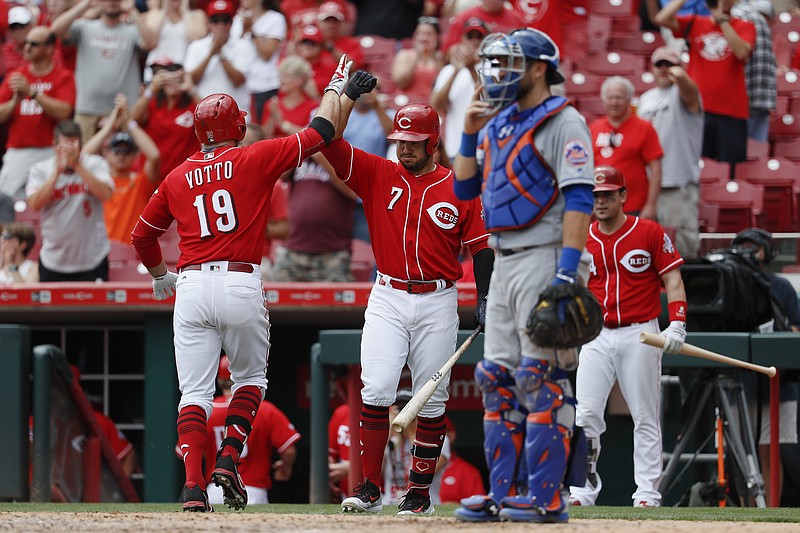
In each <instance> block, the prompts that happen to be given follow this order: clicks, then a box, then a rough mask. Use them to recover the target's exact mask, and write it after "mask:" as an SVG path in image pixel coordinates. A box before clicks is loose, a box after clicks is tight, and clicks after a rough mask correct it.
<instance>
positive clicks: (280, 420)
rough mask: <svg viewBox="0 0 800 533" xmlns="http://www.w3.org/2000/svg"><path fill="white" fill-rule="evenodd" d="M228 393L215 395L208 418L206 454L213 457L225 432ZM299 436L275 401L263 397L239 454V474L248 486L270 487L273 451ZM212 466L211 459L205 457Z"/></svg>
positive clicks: (282, 450) (281, 450) (290, 443)
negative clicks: (208, 446) (226, 394)
mask: <svg viewBox="0 0 800 533" xmlns="http://www.w3.org/2000/svg"><path fill="white" fill-rule="evenodd" d="M230 400H231V399H230V397H225V396H218V397H216V398H214V405H213V409H212V410H211V416H210V417H209V418H208V433H209V437H210V438H209V439H208V440H209V444H210V445H211V447H212V448H211V449H210V450H209V452H210V453H209V457H212V458H213V457H215V456H216V453H217V450H218V449H219V447H220V444H221V443H222V439H223V438H224V433H225V416H226V415H227V411H228V404H229V403H230ZM298 440H300V433H298V432H297V430H296V429H295V428H294V425H292V423H291V422H290V421H289V419H288V418H287V417H286V415H285V414H283V412H282V411H281V410H280V409H278V408H277V407H275V405H274V404H272V403H271V402H268V401H266V400H264V401H263V402H261V406H260V407H259V408H258V413H257V414H256V418H255V420H253V430H252V431H251V432H250V436H249V437H247V442H246V443H245V445H244V450H242V454H241V456H240V458H241V460H240V461H239V474H240V475H241V476H242V481H243V482H244V484H245V485H247V486H250V487H258V488H263V489H267V490H269V489H270V488H272V478H271V477H270V475H269V473H270V470H271V467H272V454H273V452H275V453H278V454H280V453H282V452H284V451H285V450H286V449H287V448H288V447H289V446H291V445H293V444H294V443H295V442H297V441H298ZM206 464H209V465H210V467H211V468H213V465H214V461H213V460H212V461H206Z"/></svg>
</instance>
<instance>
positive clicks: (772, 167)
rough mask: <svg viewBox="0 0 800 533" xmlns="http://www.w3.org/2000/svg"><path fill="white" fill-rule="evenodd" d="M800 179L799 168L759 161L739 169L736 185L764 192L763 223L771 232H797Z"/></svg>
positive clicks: (782, 162) (781, 161) (775, 161)
mask: <svg viewBox="0 0 800 533" xmlns="http://www.w3.org/2000/svg"><path fill="white" fill-rule="evenodd" d="M798 178H800V165H798V164H797V163H794V162H792V161H790V160H788V159H778V158H773V159H759V160H756V161H746V162H744V163H739V164H737V165H736V179H737V181H740V182H741V181H746V182H747V183H750V184H752V185H759V186H762V187H763V188H764V215H763V222H764V229H767V230H769V231H779V232H781V231H794V229H795V220H796V215H795V214H796V212H797V201H796V198H795V194H794V191H795V188H796V185H795V184H796V183H798Z"/></svg>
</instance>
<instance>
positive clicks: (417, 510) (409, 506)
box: [397, 490, 434, 516]
mask: <svg viewBox="0 0 800 533" xmlns="http://www.w3.org/2000/svg"><path fill="white" fill-rule="evenodd" d="M398 509H399V511H397V516H417V515H426V514H433V512H434V511H433V505H431V498H430V496H425V495H424V494H421V493H419V492H416V491H413V490H409V491H408V492H406V495H405V496H403V499H402V500H401V501H400V505H399V506H398Z"/></svg>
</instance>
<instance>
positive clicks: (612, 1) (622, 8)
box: [587, 0, 633, 17]
mask: <svg viewBox="0 0 800 533" xmlns="http://www.w3.org/2000/svg"><path fill="white" fill-rule="evenodd" d="M587 11H589V13H592V14H596V15H603V16H612V17H628V16H630V15H632V14H633V0H589V5H588V6H587Z"/></svg>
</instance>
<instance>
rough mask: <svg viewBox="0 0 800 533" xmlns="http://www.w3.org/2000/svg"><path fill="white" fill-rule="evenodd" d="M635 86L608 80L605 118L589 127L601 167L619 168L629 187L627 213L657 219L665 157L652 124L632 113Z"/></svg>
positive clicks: (620, 79)
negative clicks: (662, 165) (663, 159)
mask: <svg viewBox="0 0 800 533" xmlns="http://www.w3.org/2000/svg"><path fill="white" fill-rule="evenodd" d="M633 91H634V89H633V84H632V83H631V82H630V80H628V79H626V78H623V77H621V76H611V77H610V78H607V79H606V80H605V81H604V82H603V85H602V87H601V89H600V94H601V98H602V99H603V104H604V105H605V108H606V112H607V113H608V114H607V115H606V116H604V117H600V118H598V119H597V120H595V121H594V122H592V123H591V124H590V125H589V129H590V130H591V132H592V144H593V145H594V160H595V164H596V165H598V166H602V165H608V166H614V167H616V168H618V169H619V171H620V172H622V173H623V175H624V176H625V180H626V182H627V184H628V201H627V202H626V204H625V212H626V213H630V214H633V215H638V216H640V217H641V218H646V219H648V220H656V215H657V205H658V194H659V192H660V191H661V156H663V155H664V152H663V150H662V149H661V143H660V142H659V141H658V133H656V130H655V128H654V127H653V125H652V124H651V123H650V122H648V121H646V120H643V119H641V118H639V117H637V116H636V115H635V114H634V113H633V112H632V110H631V99H632V98H633Z"/></svg>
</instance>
